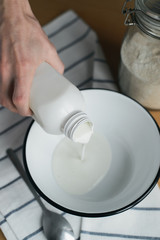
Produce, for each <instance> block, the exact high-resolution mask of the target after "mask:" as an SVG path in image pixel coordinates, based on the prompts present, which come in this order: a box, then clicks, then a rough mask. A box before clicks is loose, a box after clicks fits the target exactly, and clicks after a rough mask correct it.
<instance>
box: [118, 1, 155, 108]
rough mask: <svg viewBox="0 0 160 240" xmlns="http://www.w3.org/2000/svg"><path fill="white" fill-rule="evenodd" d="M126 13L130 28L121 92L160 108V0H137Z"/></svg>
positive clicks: (121, 71)
mask: <svg viewBox="0 0 160 240" xmlns="http://www.w3.org/2000/svg"><path fill="white" fill-rule="evenodd" d="M129 1H131V0H128V1H126V2H125V4H124V6H123V13H124V14H126V15H127V16H126V20H125V25H128V26H129V27H128V30H127V32H126V34H125V37H124V40H123V42H122V46H121V63H120V69H119V86H120V89H121V92H122V93H124V94H126V95H128V96H130V97H132V98H134V99H135V100H137V101H138V102H139V103H141V104H142V105H143V106H144V107H146V108H148V109H157V110H158V109H160V1H157V0H135V3H134V4H135V8H134V9H131V8H130V9H127V8H126V4H127V2H129Z"/></svg>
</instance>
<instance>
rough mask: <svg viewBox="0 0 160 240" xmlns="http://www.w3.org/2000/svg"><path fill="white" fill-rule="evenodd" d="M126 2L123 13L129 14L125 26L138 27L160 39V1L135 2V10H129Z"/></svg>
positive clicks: (144, 0)
mask: <svg viewBox="0 0 160 240" xmlns="http://www.w3.org/2000/svg"><path fill="white" fill-rule="evenodd" d="M130 1H131V0H126V1H125V4H124V6H123V13H124V14H127V17H126V20H125V25H137V26H138V27H139V28H140V29H141V30H142V31H143V32H145V33H146V34H148V35H150V36H152V37H155V38H159V39H160V1H159V0H135V8H134V9H131V8H129V9H127V8H126V5H127V3H128V2H130Z"/></svg>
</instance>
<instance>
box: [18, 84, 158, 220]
mask: <svg viewBox="0 0 160 240" xmlns="http://www.w3.org/2000/svg"><path fill="white" fill-rule="evenodd" d="M85 90H93V91H94V90H103V91H110V92H114V93H116V94H121V95H123V96H124V97H126V98H129V99H131V100H133V101H134V102H136V103H138V102H137V101H136V100H135V99H132V98H131V97H128V96H126V95H124V94H122V93H119V92H115V91H112V90H109V89H100V88H98V89H95V88H94V89H92V88H87V89H84V90H82V91H85ZM138 105H140V106H141V107H142V108H143V109H144V110H145V111H146V112H147V113H148V114H149V115H150V117H151V118H152V120H153V121H154V122H155V124H156V126H157V129H158V132H159V134H160V129H159V126H158V124H157V122H156V121H155V119H154V118H153V117H152V115H151V114H150V113H149V111H148V110H147V109H145V108H144V107H143V106H142V105H141V104H140V103H138ZM33 123H34V120H33V121H32V122H31V124H30V125H29V127H28V129H27V132H26V135H25V138H24V144H23V163H24V167H25V170H26V173H27V176H28V178H29V180H30V182H31V184H32V185H33V187H34V188H35V190H36V191H37V192H38V193H39V195H40V196H41V197H42V198H44V199H45V200H46V201H47V202H48V203H50V204H51V205H52V206H54V207H56V208H57V209H59V210H61V211H64V212H66V213H69V214H72V215H76V216H80V217H107V216H112V215H115V214H118V213H121V212H124V211H126V210H128V209H130V208H132V207H134V206H135V205H137V204H138V203H139V202H141V201H142V200H143V199H144V198H145V197H146V196H147V195H148V194H149V193H150V192H151V191H152V189H153V188H154V187H155V185H156V184H157V182H158V180H159V178H160V167H159V169H158V170H157V175H156V177H155V178H154V180H153V182H152V184H151V185H150V186H149V187H148V189H147V190H146V191H145V192H144V193H143V194H142V195H141V196H140V197H139V198H137V199H136V200H134V201H133V202H131V203H130V204H128V205H126V206H124V207H122V208H119V209H116V210H113V211H109V212H101V213H97V212H95V213H85V212H79V211H75V210H71V209H68V208H66V207H63V206H61V205H59V204H58V203H56V202H54V201H52V200H51V199H50V198H48V197H47V196H46V195H45V194H44V193H43V192H42V191H41V190H40V189H39V187H38V186H37V184H36V183H35V182H34V180H33V178H32V176H31V174H30V171H29V168H28V165H27V159H26V143H27V138H28V135H29V132H30V129H31V127H32V125H33Z"/></svg>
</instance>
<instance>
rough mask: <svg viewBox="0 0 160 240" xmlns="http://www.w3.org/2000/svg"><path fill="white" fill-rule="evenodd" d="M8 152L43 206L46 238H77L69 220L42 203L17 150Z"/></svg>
mask: <svg viewBox="0 0 160 240" xmlns="http://www.w3.org/2000/svg"><path fill="white" fill-rule="evenodd" d="M6 152H7V155H8V157H9V158H10V160H11V161H12V163H13V164H14V166H15V167H16V169H17V170H18V172H19V173H20V175H21V176H22V178H23V179H24V181H25V182H26V184H27V185H28V187H29V189H30V190H31V192H32V193H33V195H34V197H35V199H36V200H37V201H38V203H39V205H40V206H41V208H42V211H43V214H42V226H43V231H44V234H45V236H46V238H47V239H48V240H75V238H74V233H73V230H72V227H71V225H70V224H69V223H68V221H67V220H66V219H65V218H64V217H63V216H61V215H60V214H58V213H55V212H51V211H49V210H48V209H47V208H46V207H45V205H44V204H43V203H42V201H41V199H40V197H39V195H38V194H37V192H36V191H35V190H34V188H33V186H32V185H31V183H30V181H29V180H28V178H27V175H26V173H25V171H24V169H23V167H22V166H21V163H20V162H19V159H18V157H17V155H16V154H15V152H14V151H13V150H12V149H8V150H7V151H6Z"/></svg>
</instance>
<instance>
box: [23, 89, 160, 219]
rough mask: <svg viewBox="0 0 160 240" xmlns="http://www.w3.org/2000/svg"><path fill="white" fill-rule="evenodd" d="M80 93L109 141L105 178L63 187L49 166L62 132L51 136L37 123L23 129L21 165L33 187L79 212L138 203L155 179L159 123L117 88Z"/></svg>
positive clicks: (105, 211)
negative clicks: (89, 186)
mask: <svg viewBox="0 0 160 240" xmlns="http://www.w3.org/2000/svg"><path fill="white" fill-rule="evenodd" d="M82 94H83V96H84V99H85V102H86V107H87V114H88V115H89V117H90V119H91V120H92V121H93V123H94V128H95V130H96V131H97V132H99V133H100V134H102V135H103V136H104V137H106V138H107V139H108V141H109V143H110V147H111V151H112V160H111V165H110V169H109V171H108V173H107V174H106V177H104V178H103V180H102V181H101V182H100V183H99V184H98V185H97V186H96V187H95V188H94V189H93V190H92V191H90V192H89V193H87V194H84V195H72V194H69V193H67V192H65V191H64V190H63V189H61V188H60V187H59V186H58V185H57V183H56V181H55V178H54V176H53V171H52V167H51V166H52V154H53V151H54V149H55V147H56V145H57V144H58V143H59V141H60V140H61V139H62V138H63V136H52V135H49V134H47V133H45V132H44V131H43V130H42V129H41V128H40V127H39V126H38V125H37V124H36V123H35V122H34V123H33V124H32V125H31V126H30V128H29V129H28V132H27V134H26V139H25V143H24V165H25V168H26V171H27V174H28V176H29V179H30V180H31V182H32V184H33V186H34V187H35V189H36V190H37V192H38V193H39V194H40V195H41V196H42V197H43V198H44V199H45V200H46V201H48V202H49V203H50V204H52V205H53V206H55V207H57V208H59V209H61V210H63V211H65V212H69V213H71V214H75V215H79V216H86V217H101V216H109V215H113V214H116V213H119V212H122V211H124V210H127V209H129V208H131V207H133V206H134V205H135V204H137V203H139V202H140V201H141V200H142V199H143V198H145V197H146V196H147V194H148V193H149V192H150V191H151V190H152V189H153V187H154V186H155V184H156V183H157V181H158V178H159V173H160V133H159V128H158V126H157V124H156V123H155V121H154V120H153V118H152V117H151V115H150V114H149V113H148V112H147V111H146V110H145V109H144V108H143V107H142V106H141V105H140V104H138V103H137V102H135V101H134V100H132V99H130V98H128V97H126V96H124V95H122V94H120V93H116V92H112V91H109V90H100V89H99V90H96V89H95V90H83V91H82ZM55 117H56V116H55Z"/></svg>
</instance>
